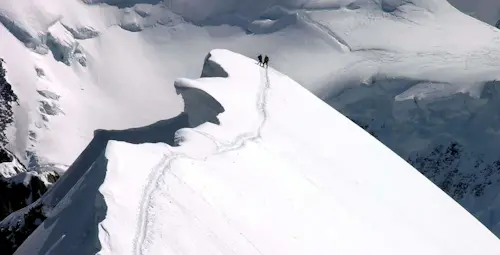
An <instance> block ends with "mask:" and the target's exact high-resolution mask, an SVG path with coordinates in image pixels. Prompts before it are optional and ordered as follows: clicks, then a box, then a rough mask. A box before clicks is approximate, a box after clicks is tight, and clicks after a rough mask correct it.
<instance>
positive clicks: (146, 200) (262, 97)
mask: <svg viewBox="0 0 500 255" xmlns="http://www.w3.org/2000/svg"><path fill="white" fill-rule="evenodd" d="M261 76H264V79H265V81H264V82H262V84H261V86H260V90H259V92H258V97H257V102H256V108H257V110H258V112H259V113H260V123H259V125H258V127H257V129H256V130H254V131H249V132H245V133H242V134H240V135H238V136H237V137H236V138H235V139H234V140H232V141H230V142H229V143H224V142H220V141H218V140H217V139H216V138H215V137H213V136H211V135H209V134H207V133H205V132H202V131H199V130H196V129H193V131H194V132H196V133H199V134H201V135H203V136H205V137H207V138H208V139H210V140H211V141H212V142H213V143H214V144H215V145H216V148H217V149H216V152H214V153H212V154H209V155H206V156H204V157H196V158H194V157H192V156H189V155H187V154H185V153H182V152H171V153H170V154H164V155H163V157H162V159H161V161H160V163H158V164H157V165H156V166H155V167H154V169H152V171H151V174H150V175H149V177H148V182H147V185H146V187H145V188H144V195H143V199H142V200H141V201H142V202H141V205H140V212H139V221H138V223H137V232H136V234H135V237H134V241H133V249H134V250H133V252H134V254H136V255H143V254H147V252H145V251H144V250H146V251H147V246H146V245H147V240H148V236H147V234H148V229H149V228H150V225H151V222H149V220H148V219H149V218H150V216H149V210H148V209H150V208H152V206H151V200H152V197H153V193H154V192H155V190H156V189H157V187H158V180H161V179H162V178H163V176H164V175H165V173H166V172H167V171H169V170H170V167H171V164H172V162H173V161H174V160H176V159H178V158H189V159H193V160H201V161H205V160H207V158H209V157H211V156H215V155H219V154H223V153H226V152H229V151H235V150H238V149H240V148H241V147H243V146H244V145H245V143H246V142H249V141H255V140H258V139H259V138H261V130H262V128H263V127H264V125H265V123H266V120H267V111H266V103H267V92H268V90H269V89H270V87H271V83H270V80H269V75H268V69H262V70H261ZM252 246H253V245H252ZM254 248H255V249H257V248H256V247H255V246H254ZM257 251H258V249H257ZM259 253H260V252H259Z"/></svg>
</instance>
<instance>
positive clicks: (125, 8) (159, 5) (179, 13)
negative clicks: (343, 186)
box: [0, 0, 500, 166]
mask: <svg viewBox="0 0 500 255" xmlns="http://www.w3.org/2000/svg"><path fill="white" fill-rule="evenodd" d="M0 23H1V25H0V38H1V40H0V56H1V57H2V58H4V59H5V61H6V62H7V63H6V68H7V70H8V80H9V82H10V83H12V85H13V87H14V90H15V92H16V93H17V94H18V96H19V98H20V101H21V107H19V108H18V109H16V116H15V117H16V132H14V133H15V135H14V136H15V137H13V138H12V139H11V143H12V145H10V146H11V147H13V149H12V150H13V151H15V152H16V155H18V156H19V157H20V158H23V160H25V161H30V160H31V161H32V159H29V158H25V157H24V155H25V151H30V152H33V154H34V155H36V156H37V157H38V159H37V162H38V163H37V164H40V165H42V166H43V165H46V164H57V165H61V166H68V165H70V164H71V163H72V162H73V161H74V160H75V158H76V157H77V156H78V154H79V153H80V152H81V151H82V150H83V148H84V147H85V145H86V144H87V143H88V142H89V141H90V140H91V139H92V134H93V131H94V130H96V129H125V128H131V127H141V126H144V125H148V124H151V123H153V122H155V121H157V120H160V119H166V118H171V117H173V116H176V115H177V114H179V113H180V112H181V111H182V99H181V98H180V97H179V96H177V95H176V94H175V92H174V88H173V86H172V84H173V82H174V80H175V79H176V78H177V77H188V78H197V76H198V73H199V68H194V67H195V66H198V67H199V59H200V58H203V57H204V55H205V54H206V52H208V51H209V50H210V49H213V48H227V49H230V50H234V51H236V52H240V53H242V54H243V55H246V56H251V57H254V56H256V55H257V54H259V53H264V54H268V55H269V56H270V57H271V62H272V65H273V67H275V68H276V69H277V70H280V71H282V72H283V73H286V74H288V75H290V76H291V77H292V78H294V79H295V80H297V81H298V82H300V83H301V84H302V85H304V86H305V87H306V88H308V89H309V90H310V91H312V92H313V93H314V94H316V95H318V96H320V97H322V98H327V97H330V96H332V95H335V94H338V93H340V92H342V91H343V90H345V89H346V88H349V87H351V86H358V85H359V84H361V83H364V82H366V81H370V80H371V79H372V78H373V76H380V75H382V76H389V77H406V78H408V79H417V80H418V79H421V80H426V81H433V82H444V83H452V84H455V87H456V88H454V89H450V90H447V91H446V92H445V93H443V94H444V95H447V94H449V93H462V92H466V93H469V92H470V93H472V94H473V95H477V94H478V93H479V92H478V91H480V90H481V88H482V84H483V83H484V81H490V80H493V79H496V78H499V76H500V74H499V73H498V71H497V70H498V68H499V62H500V61H498V60H499V56H500V52H499V49H500V47H499V41H500V33H499V31H498V29H496V28H493V27H490V26H486V25H485V24H484V23H482V22H479V21H477V20H475V19H473V18H471V17H469V16H467V15H465V14H463V13H460V12H458V11H457V10H456V9H455V8H453V7H452V6H451V5H450V4H449V3H447V2H446V1H444V0H414V1H401V0H313V1H309V0H274V1H268V0H258V1H257V0H245V1H241V0H238V1H237V0H210V1H208V0H189V1H187V0H169V1H159V0H126V1H119V0H98V1H95V0H92V1H90V0H86V1H81V0H53V1H50V2H46V1H41V0H16V1H2V2H0ZM464 31H467V32H464ZM305 67H307V68H305ZM471 84H472V85H471ZM37 91H38V93H37ZM40 91H45V92H50V93H51V95H55V96H56V98H57V99H53V98H47V96H46V95H47V93H45V94H43V93H42V92H40ZM414 91H415V93H419V91H417V90H414ZM420 94H421V93H420ZM424 94H425V93H424ZM44 95H45V96H44ZM410 97H411V95H409V96H408V97H407V98H410ZM47 100H48V101H50V102H46V103H45V104H44V106H47V105H51V108H54V109H56V110H55V111H52V112H53V113H54V114H46V113H45V112H42V111H41V110H40V108H41V107H40V104H42V102H45V101H47ZM61 134H64V138H60V137H61ZM61 148H64V149H61ZM25 163H26V162H25ZM26 165H31V164H28V163H26Z"/></svg>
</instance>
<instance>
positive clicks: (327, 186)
mask: <svg viewBox="0 0 500 255" xmlns="http://www.w3.org/2000/svg"><path fill="white" fill-rule="evenodd" d="M204 66H205V68H204V71H203V74H204V75H203V76H205V78H200V79H197V80H189V79H179V80H177V81H176V87H177V89H178V91H179V92H180V93H181V94H182V95H183V97H184V100H185V101H186V104H185V114H187V117H188V119H189V121H190V122H197V121H200V119H199V117H200V116H206V119H205V120H206V121H205V122H204V123H202V124H200V125H198V126H197V127H194V128H190V127H187V128H182V129H179V130H178V131H177V132H176V139H175V141H176V142H177V144H178V146H170V145H168V144H165V143H156V144H152V143H149V144H130V143H126V142H118V141H111V142H108V143H107V146H106V149H105V151H99V150H96V151H94V152H93V154H94V157H93V159H91V158H88V160H86V161H85V164H84V165H81V167H79V166H78V165H77V164H74V165H73V166H72V169H70V170H68V171H67V173H66V175H65V176H73V177H74V176H75V174H76V175H78V176H80V177H79V178H77V179H75V178H72V177H68V178H66V179H65V177H63V178H62V179H61V181H60V182H58V183H57V184H56V186H59V187H72V188H71V189H66V191H67V193H66V194H62V193H59V195H57V197H58V199H59V202H58V203H57V204H55V207H54V208H53V209H52V211H51V212H50V213H49V217H48V218H47V220H45V221H44V223H43V224H42V225H41V226H40V227H38V228H37V229H36V230H35V232H34V233H33V234H32V235H31V236H30V237H29V238H28V239H27V240H26V241H25V242H24V243H23V244H22V245H21V247H20V248H19V249H18V250H17V251H16V253H15V254H46V253H57V254H59V253H60V254H67V253H71V254H89V253H95V252H97V251H100V252H99V254H200V253H203V254H311V253H312V254H367V253H370V254H492V255H493V254H499V252H500V242H499V240H498V239H497V238H496V237H495V236H494V235H493V234H492V233H491V232H489V231H488V230H487V229H486V228H485V227H484V226H482V225H481V224H480V223H479V222H478V221H477V220H476V219H474V217H472V216H471V215H470V214H469V213H467V212H466V211H465V210H464V209H463V208H461V207H460V206H459V205H458V204H457V203H456V202H454V201H453V200H452V199H451V198H449V197H448V196H447V195H446V194H444V193H443V192H442V191H440V190H439V188H438V187H436V186H435V185H433V184H432V183H431V182H430V181H429V180H427V179H426V178H425V177H424V176H422V175H421V174H420V173H418V171H416V170H415V169H413V168H412V167H411V166H410V165H408V164H407V163H406V162H405V161H404V160H402V159H401V158H399V157H398V156H397V155H395V154H394V153H393V152H391V151H390V150H389V149H388V148H387V147H385V146H384V145H382V144H381V143H379V142H378V141H376V139H374V138H373V137H371V136H370V135H369V134H367V133H366V132H364V131H363V130H362V129H360V128H359V127H357V126H356V125H355V124H354V123H352V122H350V121H349V120H348V119H347V118H346V117H344V116H343V115H341V114H340V113H338V112H337V111H335V110H333V109H332V108H330V107H329V106H328V105H327V104H325V103H323V102H322V101H320V100H319V99H317V98H316V97H315V96H314V95H312V94H311V93H310V92H308V91H307V90H305V89H304V88H302V87H301V86H300V85H299V84H297V83H296V82H294V81H293V80H291V79H290V78H288V77H286V76H285V75H283V74H281V73H279V72H278V71H275V70H274V69H272V68H269V69H264V68H261V67H259V66H258V65H257V64H256V63H255V61H254V60H251V59H248V58H246V57H244V56H242V55H239V54H236V53H233V52H230V51H228V50H213V51H212V52H211V53H210V55H209V56H208V57H207V60H206V62H205V65H204ZM297 102H300V103H297ZM207 108H209V110H207ZM200 111H202V114H200ZM207 112H208V114H207ZM213 116H216V119H212V117H213ZM242 116H244V118H242ZM188 126H190V125H188ZM168 130H170V129H168ZM168 132H170V131H168ZM157 134H161V132H160V133H157ZM325 148H328V150H326V149H325ZM360 158H362V160H360ZM89 160H90V161H89ZM56 189H57V187H54V189H52V190H51V191H49V192H48V193H47V195H46V197H50V196H53V195H54V194H55V193H53V190H56ZM75 219H78V220H76V221H75ZM70 222H71V224H70ZM124 223H126V224H124ZM360 244H362V245H360ZM96 247H97V248H96ZM99 248H100V249H99Z"/></svg>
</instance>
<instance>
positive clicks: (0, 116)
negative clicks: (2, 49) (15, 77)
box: [0, 60, 18, 145]
mask: <svg viewBox="0 0 500 255" xmlns="http://www.w3.org/2000/svg"><path fill="white" fill-rule="evenodd" d="M5 74H6V71H5V69H4V67H3V61H1V60H0V145H6V144H7V138H6V137H5V129H6V128H7V127H8V126H9V125H10V124H11V123H12V122H13V121H14V117H13V111H12V104H13V103H18V98H17V96H16V94H15V93H14V91H13V90H12V86H11V85H10V84H9V83H8V82H7V80H6V79H5Z"/></svg>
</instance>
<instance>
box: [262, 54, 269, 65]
mask: <svg viewBox="0 0 500 255" xmlns="http://www.w3.org/2000/svg"><path fill="white" fill-rule="evenodd" d="M262 66H266V67H267V66H269V57H268V56H266V57H265V58H264V62H263V63H262Z"/></svg>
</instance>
